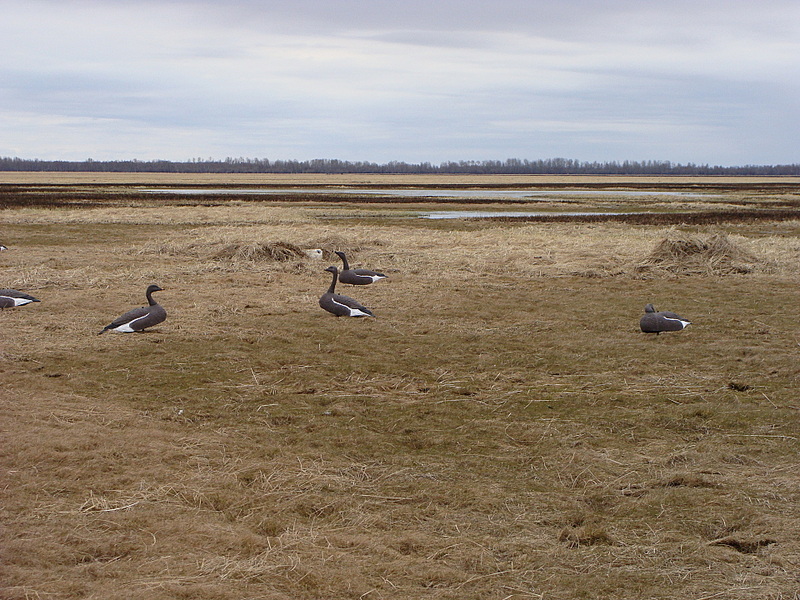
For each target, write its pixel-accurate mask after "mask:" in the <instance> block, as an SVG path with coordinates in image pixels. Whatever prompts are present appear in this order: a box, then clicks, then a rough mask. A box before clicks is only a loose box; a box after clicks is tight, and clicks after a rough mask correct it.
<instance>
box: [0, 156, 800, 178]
mask: <svg viewBox="0 0 800 600" xmlns="http://www.w3.org/2000/svg"><path fill="white" fill-rule="evenodd" d="M0 171H47V172H56V171H64V172H104V173H327V174H333V173H416V174H427V173H450V174H486V175H489V174H507V175H800V164H797V163H795V164H790V165H744V166H739V167H722V166H711V165H707V164H706V165H697V164H694V163H687V164H680V163H673V162H670V161H655V160H646V161H630V160H626V161H623V162H616V161H610V162H583V161H579V160H574V159H567V158H548V159H540V160H522V159H518V158H509V159H506V160H481V161H475V160H468V161H465V160H462V161H458V162H454V161H448V162H443V163H440V164H432V163H429V162H420V163H406V162H398V161H391V162H388V163H384V164H378V163H374V162H361V161H357V162H351V161H346V160H336V159H314V160H302V161H301V160H269V159H267V158H230V157H229V158H226V159H225V160H214V159H211V158H209V159H202V158H193V159H190V160H187V161H178V162H176V161H169V160H151V161H140V160H92V159H91V158H90V159H87V160H85V161H65V160H39V159H23V158H8V157H0Z"/></svg>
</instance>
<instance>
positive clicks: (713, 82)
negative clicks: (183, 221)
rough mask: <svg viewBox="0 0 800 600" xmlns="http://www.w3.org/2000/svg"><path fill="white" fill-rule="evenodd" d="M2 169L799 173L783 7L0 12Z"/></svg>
mask: <svg viewBox="0 0 800 600" xmlns="http://www.w3.org/2000/svg"><path fill="white" fill-rule="evenodd" d="M0 14H2V18H0V57H2V59H0V156H6V157H19V158H26V159H33V158H36V159H41V160H86V159H88V158H91V159H94V160H142V161H148V160H173V161H183V160H190V159H194V158H201V159H203V160H208V159H213V160H224V159H226V158H228V157H230V158H259V159H264V158H267V159H270V160H310V159H316V158H329V159H340V160H347V161H370V162H377V163H381V164H382V163H387V162H390V161H403V162H409V163H418V162H430V163H434V164H438V163H441V162H447V161H461V160H467V161H470V160H475V161H483V160H505V159H507V158H520V159H529V160H537V159H548V158H570V159H576V160H579V161H589V162H593V161H600V162H605V161H618V162H621V161H624V160H635V161H644V160H659V161H666V160H668V161H672V162H674V163H683V164H685V163H695V164H711V165H722V166H742V165H756V164H757V165H766V164H796V163H800V143H798V142H799V141H800V2H798V1H797V0H759V1H758V2H755V1H753V0H686V1H685V0H668V1H665V0H662V1H657V2H656V1H652V0H491V1H488V0H480V1H478V0H461V1H456V0H402V1H398V0H328V1H326V0H286V1H284V0H274V1H267V0H263V1H257V0H226V1H225V2H221V1H219V0H155V1H150V0H107V1H100V0H78V1H70V0H25V1H24V2H20V1H18V0H0Z"/></svg>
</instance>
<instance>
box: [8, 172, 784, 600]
mask: <svg viewBox="0 0 800 600" xmlns="http://www.w3.org/2000/svg"><path fill="white" fill-rule="evenodd" d="M143 186H148V189H153V188H155V189H156V191H147V190H145V189H144V187H143ZM185 186H190V187H192V188H193V189H192V193H180V190H179V189H177V188H181V187H185ZM248 186H250V188H252V189H249V190H248V189H244V190H243V189H242V188H243V187H244V188H247V187H248ZM269 186H273V187H276V188H277V187H279V188H281V189H284V188H292V189H293V191H291V192H285V193H280V194H273V195H263V194H256V193H252V192H253V191H254V190H255V189H256V188H259V189H261V188H265V187H269ZM335 186H339V187H346V188H348V189H346V190H340V191H339V192H337V193H331V194H329V195H320V194H317V193H316V192H317V191H318V190H316V189H315V188H319V187H335ZM353 186H355V187H362V188H364V189H367V188H369V189H370V190H375V189H380V188H387V189H388V188H391V189H392V190H395V191H394V192H391V193H389V192H387V195H386V196H385V197H384V196H377V197H376V196H375V195H374V194H373V195H372V196H367V195H366V194H361V193H358V192H357V191H355V192H354V191H353V190H352V189H350V188H351V187H353ZM220 187H222V188H227V191H225V192H224V193H220V192H219V190H218V189H217V188H220ZM526 187H531V188H536V189H537V190H538V191H542V190H544V191H546V192H547V193H546V194H545V196H544V197H536V198H534V199H531V198H519V197H514V198H512V197H510V196H509V197H508V198H505V197H502V194H501V195H500V196H501V197H499V198H498V197H497V195H495V196H492V198H493V199H492V200H487V199H481V193H480V191H481V190H492V191H493V193H496V192H499V191H502V190H511V189H515V190H518V189H526ZM211 188H214V190H216V191H212V189H211ZM398 188H409V189H417V190H419V189H422V188H437V189H443V188H454V189H455V188H458V189H460V190H464V189H469V190H472V191H473V193H472V195H471V196H469V198H468V199H453V198H445V199H443V198H441V197H438V198H436V197H433V196H432V197H426V196H424V194H423V195H422V196H420V195H417V196H415V197H413V198H409V197H405V196H402V195H401V194H399V193H397V192H396V190H397V189H398ZM599 190H603V194H602V195H599V194H598V193H597V192H598V191H599ZM643 191H647V192H648V195H646V196H645V195H637V192H643ZM306 192H307V193H306ZM617 192H618V193H617ZM371 193H372V192H371ZM531 207H535V208H536V209H537V210H539V209H542V210H545V211H549V212H550V213H552V214H551V217H552V218H551V219H549V220H536V219H534V220H520V219H478V220H475V219H441V220H431V219H425V218H419V215H420V214H423V213H425V212H426V211H428V210H436V211H441V210H458V209H469V210H470V211H474V210H476V209H478V210H486V211H492V212H497V211H500V212H502V211H510V210H514V211H518V210H520V209H521V208H525V209H527V208H531ZM584 211H588V212H597V213H604V214H597V215H595V216H594V217H593V218H591V219H589V220H586V219H584V220H581V219H579V218H577V217H576V218H571V217H569V216H568V215H564V214H562V213H567V212H569V213H572V212H584ZM605 213H618V214H611V215H609V214H605ZM622 213H642V214H644V213H647V214H650V213H657V214H658V215H659V217H658V219H655V218H651V217H647V218H641V219H638V220H637V219H633V218H630V217H625V216H623V215H622ZM0 244H5V245H6V246H8V247H9V250H7V251H3V252H2V253H0V288H16V289H18V290H22V291H25V292H28V293H30V294H33V295H34V296H36V297H38V298H39V299H40V300H41V303H38V304H30V305H28V306H24V307H19V308H15V309H6V310H4V311H0V415H2V423H0V425H1V426H2V443H1V444H0V463H2V464H1V465H0V466H1V468H2V476H1V477H2V485H0V516H1V517H2V530H0V598H3V599H4V600H5V599H9V600H11V599H14V600H16V599H28V598H41V599H67V598H86V599H89V598H92V599H110V598H136V599H145V600H149V599H174V598H192V599H209V600H212V599H213V600H228V599H230V600H234V599H235V600H242V599H250V598H252V599H261V600H273V599H275V600H277V599H281V600H284V599H285V600H289V599H292V600H303V599H309V600H311V599H325V600H339V599H361V598H363V599H369V600H377V599H386V600H389V599H392V600H393V599H415V600H416V599H464V598H470V599H472V598H475V599H487V600H488V599H492V600H495V599H496V600H508V599H512V598H513V599H524V598H543V599H551V600H571V599H575V598H591V599H597V598H607V599H620V600H622V599H626V600H627V599H633V598H641V599H674V598H681V599H689V600H700V599H712V598H720V599H736V600H740V599H741V600H744V599H753V600H755V599H758V600H764V599H773V600H778V599H781V600H785V599H789V598H794V599H796V598H798V597H800V461H798V450H800V441H799V440H800V414H798V411H800V320H798V318H797V313H798V308H799V307H800V287H799V285H798V284H800V180H798V179H791V178H786V179H784V178H780V179H777V178H760V179H735V178H703V179H699V178H695V179H691V178H534V177H527V178H525V177H519V178H517V177H505V178H503V177H483V178H482V177H469V178H458V177H427V178H415V177H399V176H398V177H391V178H387V177H380V176H360V177H352V176H329V177H323V176H302V177H288V176H287V177H278V176H247V177H236V176H211V177H199V176H161V175H159V176H150V175H136V176H132V175H131V176H129V175H120V176H114V175H103V174H93V173H92V174H80V175H72V174H71V175H68V176H66V175H62V176H60V177H55V178H54V177H49V176H44V175H41V174H9V173H2V174H0ZM309 248H320V249H322V250H323V255H324V258H323V260H322V261H320V260H316V259H313V258H311V257H308V256H307V255H306V254H305V253H303V252H302V250H304V249H309ZM333 250H344V251H345V252H347V253H348V257H349V258H350V261H351V263H352V264H353V265H354V266H358V267H368V268H373V269H376V270H380V271H383V272H384V273H386V274H387V275H388V276H389V279H388V280H385V281H381V282H378V283H376V284H373V285H370V286H360V287H352V286H345V285H341V284H340V285H339V287H338V289H337V291H339V292H341V293H345V294H347V295H350V296H353V297H355V298H357V299H359V300H360V301H362V302H363V303H364V304H366V305H367V306H369V307H370V308H372V309H373V310H374V312H375V314H376V315H377V318H375V319H336V318H335V317H333V316H332V315H329V314H328V313H325V312H324V311H323V310H322V309H320V308H319V306H318V305H317V300H318V297H319V296H320V295H321V294H322V293H323V292H324V291H325V290H326V288H327V287H328V285H329V283H330V279H329V277H330V276H329V274H328V273H326V272H325V271H324V269H325V267H327V266H328V265H330V264H338V263H339V261H338V259H337V257H336V256H335V255H333V254H332V251H333ZM150 283H158V284H159V285H161V286H162V287H163V288H164V291H162V292H159V293H158V294H157V295H156V297H157V299H159V300H160V302H161V303H162V305H163V306H164V307H165V308H166V310H167V312H168V315H169V316H168V319H167V321H166V322H164V323H163V324H161V325H159V326H157V327H155V328H153V329H152V330H149V331H148V332H145V333H141V334H126V335H121V334H109V333H107V334H105V335H102V336H98V335H96V334H97V332H98V331H100V329H102V327H103V326H104V325H106V324H107V323H109V322H110V321H111V320H113V319H114V318H115V317H116V316H118V315H119V314H121V313H122V312H124V311H126V310H128V309H129V308H132V307H135V306H140V305H141V304H142V303H143V302H144V290H145V288H146V287H147V285H148V284H150ZM649 302H651V303H653V304H655V305H656V307H657V308H659V309H665V310H666V309H669V310H673V311H675V312H677V313H679V314H681V315H682V316H685V317H686V318H689V319H690V320H691V321H692V322H693V324H692V325H691V326H689V327H688V328H687V329H686V330H684V331H682V332H678V333H670V334H663V335H659V336H654V335H645V334H642V333H641V332H640V331H639V328H638V321H639V317H640V316H641V314H642V312H643V308H644V305H645V304H646V303H649Z"/></svg>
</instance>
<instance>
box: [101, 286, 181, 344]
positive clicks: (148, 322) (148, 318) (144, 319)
mask: <svg viewBox="0 0 800 600" xmlns="http://www.w3.org/2000/svg"><path fill="white" fill-rule="evenodd" d="M160 291H162V288H160V287H159V286H157V285H150V286H148V287H147V291H146V292H145V295H146V296H147V304H148V306H142V307H141V308H134V309H133V310H129V311H128V312H126V313H125V314H124V315H122V316H120V317H117V318H116V319H114V320H113V321H112V322H111V323H109V324H108V325H106V326H105V327H104V328H103V330H102V331H100V332H98V334H97V335H100V334H101V333H105V332H106V331H108V330H111V331H117V332H119V333H130V332H133V331H142V330H143V329H145V328H147V327H152V326H153V325H158V324H159V323H161V322H163V321H164V319H166V318H167V311H165V310H164V307H163V306H161V305H160V304H159V303H158V302H156V301H155V300H153V292H160Z"/></svg>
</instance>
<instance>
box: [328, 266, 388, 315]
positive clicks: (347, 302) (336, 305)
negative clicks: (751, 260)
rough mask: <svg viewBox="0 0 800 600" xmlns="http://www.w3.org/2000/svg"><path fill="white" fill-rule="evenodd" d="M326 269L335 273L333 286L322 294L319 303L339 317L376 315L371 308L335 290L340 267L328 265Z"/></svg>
mask: <svg viewBox="0 0 800 600" xmlns="http://www.w3.org/2000/svg"><path fill="white" fill-rule="evenodd" d="M325 270H326V271H328V272H329V273H333V281H331V286H330V287H329V288H328V291H327V292H325V293H324V294H322V296H320V299H319V305H320V306H321V307H322V308H324V309H325V310H327V311H328V312H329V313H331V314H334V315H336V316H337V317H374V316H375V315H374V314H373V313H372V311H371V310H370V309H368V308H367V307H366V306H363V305H362V304H361V303H360V302H358V301H356V300H353V299H352V298H350V297H348V296H342V295H341V294H337V293H335V292H334V290H335V289H336V279H337V277H338V276H339V269H337V268H336V267H328V268H327V269H325Z"/></svg>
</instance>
